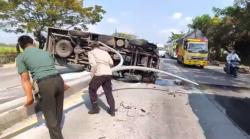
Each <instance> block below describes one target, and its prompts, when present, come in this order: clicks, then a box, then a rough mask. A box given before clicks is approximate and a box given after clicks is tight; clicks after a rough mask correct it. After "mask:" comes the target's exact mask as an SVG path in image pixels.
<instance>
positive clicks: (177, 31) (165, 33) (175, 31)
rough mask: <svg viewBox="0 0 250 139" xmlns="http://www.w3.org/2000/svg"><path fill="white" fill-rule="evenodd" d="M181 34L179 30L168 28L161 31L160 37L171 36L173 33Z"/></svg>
mask: <svg viewBox="0 0 250 139" xmlns="http://www.w3.org/2000/svg"><path fill="white" fill-rule="evenodd" d="M172 32H173V33H180V30H179V29H176V28H168V29H162V30H160V31H159V34H160V35H163V34H164V35H170V34H171V33H172Z"/></svg>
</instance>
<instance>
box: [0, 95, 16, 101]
mask: <svg viewBox="0 0 250 139" xmlns="http://www.w3.org/2000/svg"><path fill="white" fill-rule="evenodd" d="M11 98H15V96H7V97H6V96H4V97H0V101H2V100H6V99H11Z"/></svg>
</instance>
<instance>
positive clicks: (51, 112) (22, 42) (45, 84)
mask: <svg viewBox="0 0 250 139" xmlns="http://www.w3.org/2000/svg"><path fill="white" fill-rule="evenodd" d="M18 44H19V46H20V47H21V48H22V49H23V50H24V51H23V52H22V53H20V54H19V55H18V57H17V58H16V64H17V70H18V73H19V74H20V76H21V82H22V86H23V89H24V91H25V94H26V98H27V99H26V104H25V105H26V106H29V105H31V104H32V103H33V101H34V99H33V95H32V84H31V81H30V77H29V72H30V74H31V75H32V79H33V81H36V83H37V86H38V89H39V91H38V94H39V99H38V104H39V106H40V107H41V109H42V112H43V114H44V117H45V121H46V125H47V127H48V129H49V134H50V138H51V139H63V136H62V132H61V127H60V124H61V121H62V115H63V99H64V90H65V89H66V87H67V86H66V85H64V81H63V79H62V77H61V76H60V74H59V73H58V71H57V70H56V68H55V65H54V60H53V57H52V55H51V54H50V53H48V52H45V51H43V50H41V49H38V48H37V47H35V45H34V41H33V39H32V38H31V37H29V36H26V35H23V36H21V37H19V38H18Z"/></svg>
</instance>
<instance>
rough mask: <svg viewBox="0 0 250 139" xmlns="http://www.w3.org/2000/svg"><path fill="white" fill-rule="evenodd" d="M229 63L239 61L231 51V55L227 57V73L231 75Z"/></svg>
mask: <svg viewBox="0 0 250 139" xmlns="http://www.w3.org/2000/svg"><path fill="white" fill-rule="evenodd" d="M231 61H240V58H239V56H238V55H237V54H236V52H235V50H231V53H229V54H228V55H227V65H228V66H227V67H228V69H227V70H228V72H229V73H231V71H232V70H231Z"/></svg>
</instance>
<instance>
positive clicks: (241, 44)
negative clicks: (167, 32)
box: [189, 0, 250, 64]
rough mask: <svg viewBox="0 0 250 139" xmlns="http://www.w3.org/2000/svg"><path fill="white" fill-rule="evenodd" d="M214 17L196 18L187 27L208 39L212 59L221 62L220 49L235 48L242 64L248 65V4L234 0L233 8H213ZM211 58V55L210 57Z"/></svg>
mask: <svg viewBox="0 0 250 139" xmlns="http://www.w3.org/2000/svg"><path fill="white" fill-rule="evenodd" d="M213 12H214V13H215V15H214V16H210V15H208V14H205V15H202V16H198V17H196V18H195V19H194V20H193V22H192V24H190V25H189V27H191V28H193V29H199V30H201V31H202V32H203V34H204V35H205V36H206V37H207V38H208V42H209V49H210V50H212V51H214V53H213V54H212V56H213V55H214V59H216V60H222V58H223V57H222V54H221V50H222V49H225V50H227V49H229V48H232V47H233V48H235V49H236V51H237V52H238V53H239V55H240V57H241V59H242V62H243V63H244V64H250V60H249V59H250V55H249V52H250V30H249V28H250V20H249V19H250V2H249V1H248V0H235V4H234V5H233V6H229V7H226V8H223V9H220V8H213ZM210 56H211V55H210Z"/></svg>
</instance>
